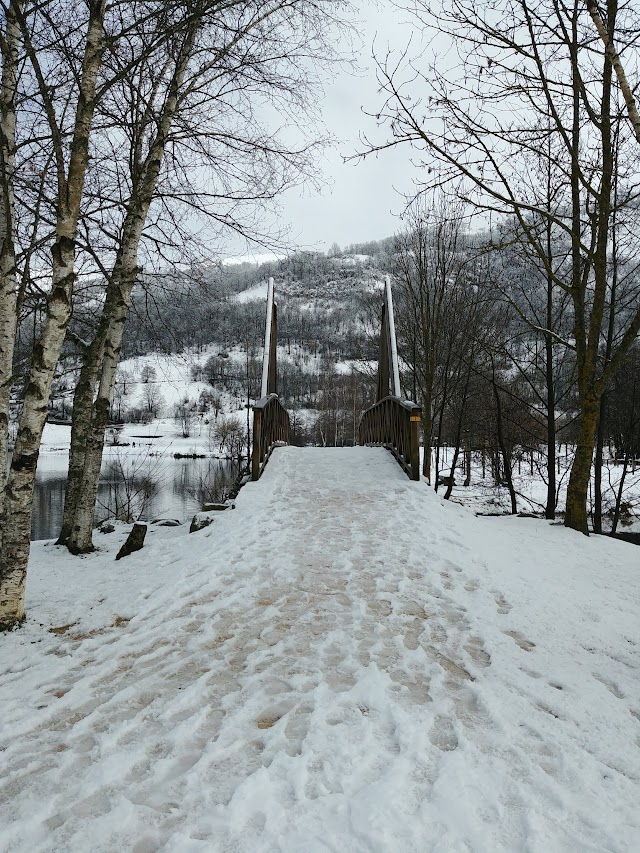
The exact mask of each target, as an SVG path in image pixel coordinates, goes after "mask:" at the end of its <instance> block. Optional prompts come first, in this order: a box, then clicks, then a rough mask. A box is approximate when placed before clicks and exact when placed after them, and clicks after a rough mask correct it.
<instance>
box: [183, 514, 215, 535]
mask: <svg viewBox="0 0 640 853" xmlns="http://www.w3.org/2000/svg"><path fill="white" fill-rule="evenodd" d="M212 523H213V519H212V518H211V517H210V516H208V515H202V514H201V513H196V514H195V515H194V516H193V518H192V519H191V524H190V525H189V533H197V531H198V530H204V528H205V527H209V525H210V524H212Z"/></svg>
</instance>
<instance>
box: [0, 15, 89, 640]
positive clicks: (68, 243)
mask: <svg viewBox="0 0 640 853" xmlns="http://www.w3.org/2000/svg"><path fill="white" fill-rule="evenodd" d="M86 6H87V21H86V28H85V31H84V35H83V44H82V50H83V56H82V63H81V67H80V69H79V74H78V77H77V80H78V83H77V98H76V103H75V110H74V113H75V115H74V119H73V124H72V127H71V128H70V129H69V130H67V128H65V127H64V125H63V124H62V122H63V121H64V118H62V119H61V118H59V116H58V115H57V112H56V104H55V103H54V94H53V89H52V87H51V86H49V85H48V82H47V74H46V71H45V69H44V67H43V63H42V60H43V59H44V54H46V52H47V50H48V49H49V48H50V47H51V45H50V44H49V45H46V46H45V48H44V50H43V49H42V48H40V47H39V45H38V41H37V39H38V37H39V36H40V32H39V30H38V29H37V27H38V26H40V25H42V24H44V26H45V27H46V26H47V25H49V24H50V23H51V21H50V20H49V19H48V18H49V14H50V13H51V12H52V11H53V10H52V9H51V8H50V4H46V3H45V4H42V5H41V7H40V8H39V9H38V10H37V12H36V13H35V20H34V18H33V17H30V16H28V15H27V14H26V12H25V10H24V8H23V6H22V4H21V3H19V2H15V3H12V4H11V14H12V15H13V16H15V21H16V23H17V26H18V27H19V29H20V35H21V38H22V42H23V45H24V51H25V54H26V59H27V60H28V63H29V66H30V69H31V72H32V74H33V77H34V79H35V82H36V91H37V97H38V99H39V101H40V102H41V104H42V110H43V113H44V116H45V119H46V124H47V126H48V134H49V139H50V143H51V145H52V148H53V152H54V159H55V163H54V169H55V178H56V191H57V192H56V201H55V205H54V217H55V235H54V239H53V243H52V245H51V287H50V291H49V293H48V296H47V318H46V322H45V324H44V327H43V330H42V333H41V335H40V338H39V340H38V341H37V343H36V346H35V347H34V350H33V355H32V359H31V367H30V370H29V375H28V380H27V383H26V391H25V395H24V403H23V409H22V416H21V418H20V424H19V427H18V431H17V435H16V441H15V446H14V450H13V454H12V458H11V467H10V470H9V474H8V477H7V481H6V485H5V494H4V501H3V506H2V525H1V527H2V547H1V550H0V628H5V629H6V628H11V627H12V626H13V625H15V624H17V623H19V622H21V621H22V620H23V619H24V586H25V579H26V574H27V561H28V557H29V539H30V532H31V506H32V500H33V491H34V486H35V474H36V465H37V461H38V451H39V446H40V440H41V436H42V430H43V428H44V424H45V421H46V418H47V402H48V399H49V394H50V391H51V383H52V381H53V374H54V371H55V367H56V364H57V361H58V357H59V355H60V351H61V349H62V344H63V342H64V338H65V334H66V329H67V324H68V321H69V316H70V311H71V296H72V292H73V285H74V281H75V271H74V260H75V238H76V233H77V225H78V219H79V216H80V206H81V201H82V194H83V189H84V179H85V174H86V169H87V164H88V150H89V137H90V131H91V125H92V121H93V113H94V109H95V94H96V87H97V83H98V75H99V72H100V67H101V63H102V55H103V52H104V49H105V30H104V17H105V2H104V0H88V2H87V4H86ZM3 11H4V13H5V16H6V15H7V12H8V9H7V8H6V4H5V8H4V10H3ZM39 16H42V18H43V20H40V19H39ZM46 32H47V33H49V32H54V30H53V29H52V30H47V31H46ZM3 60H4V54H3ZM6 194H7V192H6V191H5V195H6ZM3 379H4V378H3ZM3 384H4V382H3ZM4 464H5V460H4V459H3V460H0V466H4Z"/></svg>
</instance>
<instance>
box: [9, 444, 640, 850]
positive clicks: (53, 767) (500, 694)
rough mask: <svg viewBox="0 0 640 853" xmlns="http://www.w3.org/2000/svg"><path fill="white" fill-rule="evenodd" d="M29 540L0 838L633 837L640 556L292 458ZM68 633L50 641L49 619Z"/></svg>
mask: <svg viewBox="0 0 640 853" xmlns="http://www.w3.org/2000/svg"><path fill="white" fill-rule="evenodd" d="M124 535H125V529H124V528H118V530H117V531H116V532H115V533H113V534H111V535H109V536H104V537H100V540H99V544H100V545H103V543H104V550H101V551H100V552H98V553H96V554H93V555H90V556H89V557H86V558H83V559H78V560H73V559H71V558H69V556H68V555H67V554H66V553H65V552H64V551H63V550H61V549H59V548H56V547H55V546H53V545H46V546H45V545H42V544H37V545H35V546H34V548H33V559H32V565H31V569H30V575H29V580H28V589H27V595H28V600H27V606H28V612H29V619H28V621H27V624H26V626H25V627H24V628H23V629H22V630H21V631H18V632H16V633H14V634H11V635H7V636H4V637H2V639H1V640H0V719H2V733H1V735H0V738H1V743H0V748H1V749H2V752H1V753H0V754H1V755H2V761H3V767H4V772H3V774H2V775H1V776H0V849H2V850H3V851H7V853H9V851H11V853H17V851H20V853H23V852H24V853H36V851H47V853H49V851H65V852H66V851H72V853H75V851H77V853H84V851H87V850H91V851H120V850H131V851H135V853H143V851H156V850H158V851H159V850H162V851H167V853H169V851H171V853H173V851H179V853H181V851H195V850H202V851H221V853H222V851H225V853H226V851H230V850H237V851H252V853H253V851H295V852H296V853H297V851H305V853H306V851H314V852H315V851H329V850H331V851H357V853H365V851H385V853H388V851H420V853H423V851H442V853H444V851H447V853H448V851H472V853H480V851H482V853H484V851H487V853H495V851H516V850H518V851H519V850H526V851H528V853H537V852H538V851H539V853H543V852H544V853H549V851H554V853H555V851H567V853H568V851H571V853H574V852H575V851H602V850H608V851H620V853H622V851H633V850H636V849H638V848H640V813H639V811H638V808H637V803H638V801H640V678H639V677H638V676H639V674H640V636H639V635H640V631H639V624H640V619H639V617H638V613H639V612H640V551H638V549H637V548H636V547H635V546H631V545H627V544H625V543H622V542H615V541H611V540H608V539H604V538H594V537H592V538H590V539H587V538H585V537H582V536H580V535H578V534H575V533H573V532H571V531H567V530H565V529H563V528H562V527H560V526H556V525H549V524H547V523H545V522H541V521H535V520H532V519H515V518H490V519H486V518H475V517H474V516H473V515H472V514H471V513H470V511H469V510H468V509H465V508H463V507H459V506H455V505H448V504H444V503H442V502H441V500H440V499H439V498H438V497H437V496H435V495H434V494H433V492H432V491H430V490H429V489H428V488H427V487H426V485H424V484H421V483H411V482H409V481H408V480H407V479H406V478H405V477H404V475H403V474H402V473H401V471H400V469H399V468H398V466H397V465H396V463H395V462H394V461H393V459H392V458H391V457H390V455H388V454H387V453H386V451H383V450H374V449H367V448H356V449H348V450H340V449H338V450H328V449H327V450H320V449H313V448H304V449H294V448H282V449H279V450H278V451H277V452H276V454H275V455H274V458H273V461H272V462H270V463H269V465H268V467H267V469H266V472H265V475H264V477H263V479H262V480H261V481H260V482H259V483H257V484H249V485H248V486H246V487H245V488H244V489H243V491H242V492H241V493H240V496H239V498H238V501H237V508H236V509H235V510H233V511H227V512H224V513H220V514H219V515H218V516H217V517H216V518H215V521H214V523H213V525H212V526H211V527H208V528H207V529H206V530H204V531H201V532H199V533H196V534H193V535H191V536H189V537H187V536H186V533H185V532H184V529H178V530H177V531H175V530H170V529H155V530H153V531H152V532H151V533H150V534H149V542H148V545H146V546H145V548H144V550H143V551H142V552H139V553H138V554H135V555H132V556H131V557H129V558H127V559H126V560H122V561H120V562H118V563H115V562H114V561H113V556H114V552H115V551H116V550H117V548H118V547H119V545H120V544H121V541H122V539H123V537H124ZM52 628H54V629H57V631H56V632H54V633H51V631H50V629H52Z"/></svg>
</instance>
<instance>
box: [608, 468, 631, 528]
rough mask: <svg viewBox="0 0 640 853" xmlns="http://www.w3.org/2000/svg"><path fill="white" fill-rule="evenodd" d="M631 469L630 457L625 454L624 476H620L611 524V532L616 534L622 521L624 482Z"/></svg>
mask: <svg viewBox="0 0 640 853" xmlns="http://www.w3.org/2000/svg"><path fill="white" fill-rule="evenodd" d="M628 468H629V456H628V454H625V457H624V462H623V463H622V474H621V475H620V482H619V483H618V491H617V492H616V505H615V509H614V511H613V523H612V524H611V532H612V533H615V532H616V530H617V529H618V522H619V521H620V507H621V505H622V495H623V493H624V481H625V479H626V477H627V470H628Z"/></svg>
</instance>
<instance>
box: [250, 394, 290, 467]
mask: <svg viewBox="0 0 640 853" xmlns="http://www.w3.org/2000/svg"><path fill="white" fill-rule="evenodd" d="M288 443H289V412H288V411H287V410H286V409H285V407H284V406H283V405H282V403H281V402H280V399H279V398H278V395H277V394H268V395H267V396H266V397H262V399H260V400H258V402H257V403H255V405H254V406H253V451H252V456H251V479H252V480H258V479H259V478H260V475H261V474H262V471H263V470H264V466H265V465H266V464H267V462H268V460H269V456H271V452H272V451H273V448H274V447H277V446H278V444H288Z"/></svg>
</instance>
